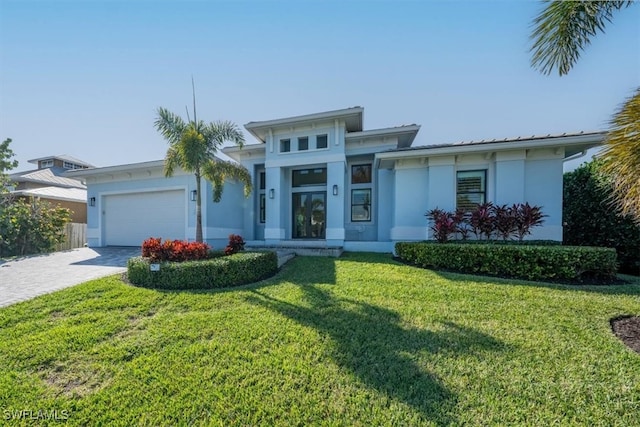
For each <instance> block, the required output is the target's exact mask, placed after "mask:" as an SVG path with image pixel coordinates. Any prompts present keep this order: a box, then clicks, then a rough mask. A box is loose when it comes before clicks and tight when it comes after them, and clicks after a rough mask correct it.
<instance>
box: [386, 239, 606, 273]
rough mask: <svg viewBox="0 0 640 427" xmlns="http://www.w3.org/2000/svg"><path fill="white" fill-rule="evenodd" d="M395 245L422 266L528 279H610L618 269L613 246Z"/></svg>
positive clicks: (403, 256) (405, 257)
mask: <svg viewBox="0 0 640 427" xmlns="http://www.w3.org/2000/svg"><path fill="white" fill-rule="evenodd" d="M395 248H396V254H397V255H398V257H399V258H401V259H402V260H404V261H406V262H408V263H411V264H414V265H416V266H418V267H423V268H433V269H436V270H438V269H440V270H449V271H457V272H461V273H471V274H481V275H489V276H499V277H510V278H518V279H526V280H538V281H544V280H552V281H572V282H581V281H587V280H593V279H604V280H605V281H606V280H612V279H614V278H615V274H616V268H617V260H616V251H615V250H614V249H610V248H596V247H584V246H581V247H578V246H531V245H496V244H485V245H483V244H472V245H469V244H459V243H446V244H442V243H425V242H399V243H396V246H395Z"/></svg>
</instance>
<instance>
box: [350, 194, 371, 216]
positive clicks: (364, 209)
mask: <svg viewBox="0 0 640 427" xmlns="http://www.w3.org/2000/svg"><path fill="white" fill-rule="evenodd" d="M351 221H352V222H362V221H371V189H370V188H365V189H361V190H351Z"/></svg>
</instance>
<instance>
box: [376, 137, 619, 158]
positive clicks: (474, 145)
mask: <svg viewBox="0 0 640 427" xmlns="http://www.w3.org/2000/svg"><path fill="white" fill-rule="evenodd" d="M606 134H607V132H606V131H593V132H577V133H563V134H554V135H552V134H548V135H532V136H527V137H521V136H520V137H516V138H504V139H492V140H481V141H461V142H455V143H450V144H435V145H423V146H418V147H406V148H396V149H392V150H387V151H384V152H381V153H378V154H376V159H377V160H378V161H385V162H388V161H393V160H399V159H404V158H411V157H414V158H415V157H428V156H438V155H457V154H464V153H478V152H489V151H504V150H518V149H519V150H523V149H530V148H544V147H547V148H553V147H556V148H557V147H564V149H565V150H564V156H565V158H567V157H570V156H572V155H574V154H577V153H579V152H581V151H584V150H587V149H589V148H593V147H597V146H599V145H602V143H603V142H604V139H605V136H606Z"/></svg>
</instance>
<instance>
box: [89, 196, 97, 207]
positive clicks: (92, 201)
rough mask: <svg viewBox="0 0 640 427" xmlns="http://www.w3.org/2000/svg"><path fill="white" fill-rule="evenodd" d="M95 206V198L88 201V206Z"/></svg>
mask: <svg viewBox="0 0 640 427" xmlns="http://www.w3.org/2000/svg"><path fill="white" fill-rule="evenodd" d="M95 205H96V198H95V197H92V198H90V199H89V206H95Z"/></svg>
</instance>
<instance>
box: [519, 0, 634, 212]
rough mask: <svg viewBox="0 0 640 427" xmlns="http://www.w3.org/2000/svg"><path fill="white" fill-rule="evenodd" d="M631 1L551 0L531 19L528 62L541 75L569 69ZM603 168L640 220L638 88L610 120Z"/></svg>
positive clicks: (624, 206)
mask: <svg viewBox="0 0 640 427" xmlns="http://www.w3.org/2000/svg"><path fill="white" fill-rule="evenodd" d="M632 4H634V2H633V1H631V0H626V1H549V2H548V4H547V6H546V7H545V8H544V9H543V10H542V12H541V13H540V14H539V15H538V16H537V17H536V18H535V19H534V21H533V25H534V29H533V32H532V34H531V39H532V41H533V45H532V47H531V52H532V57H531V65H532V66H533V67H534V68H536V69H538V70H540V71H541V72H542V73H544V74H550V73H551V72H552V71H553V70H554V69H557V70H558V73H559V74H560V75H561V76H562V75H565V74H567V73H568V72H569V70H570V69H571V67H573V65H574V64H575V63H576V61H577V60H578V58H579V57H580V53H581V52H582V51H583V50H584V49H585V48H586V47H587V46H588V45H589V44H590V42H591V37H593V36H595V35H596V34H597V33H598V32H604V27H605V25H606V24H607V23H609V22H611V21H612V19H613V16H614V13H615V12H617V11H620V10H622V9H625V8H627V7H629V6H631V5H632ZM610 126H611V127H610V129H609V132H608V135H607V139H606V143H605V149H604V151H603V153H602V157H603V158H604V170H605V171H606V172H607V173H608V174H609V175H611V178H612V179H613V181H614V194H613V196H614V199H615V200H616V201H617V204H618V206H619V207H620V209H621V211H622V214H623V215H627V214H628V215H630V216H631V217H632V218H634V219H635V220H636V221H637V222H640V177H639V174H638V171H640V88H638V89H636V91H635V94H634V95H632V96H631V97H629V98H628V99H627V100H626V101H625V102H624V103H623V105H622V106H621V107H620V108H619V110H618V111H616V113H615V114H614V116H613V118H612V119H611V122H610Z"/></svg>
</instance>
